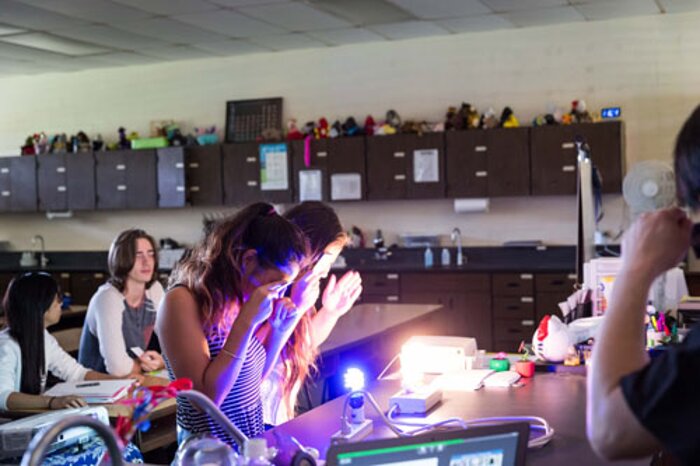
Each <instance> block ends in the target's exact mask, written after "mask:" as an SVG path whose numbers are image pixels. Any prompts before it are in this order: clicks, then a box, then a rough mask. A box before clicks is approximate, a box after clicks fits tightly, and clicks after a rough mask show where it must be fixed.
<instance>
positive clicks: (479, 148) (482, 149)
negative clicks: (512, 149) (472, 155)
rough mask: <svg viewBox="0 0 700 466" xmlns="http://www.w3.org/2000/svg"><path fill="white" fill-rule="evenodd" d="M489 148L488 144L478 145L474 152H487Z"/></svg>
mask: <svg viewBox="0 0 700 466" xmlns="http://www.w3.org/2000/svg"><path fill="white" fill-rule="evenodd" d="M488 149H489V148H488V147H486V146H476V147H475V148H474V152H486V151H487V150H488Z"/></svg>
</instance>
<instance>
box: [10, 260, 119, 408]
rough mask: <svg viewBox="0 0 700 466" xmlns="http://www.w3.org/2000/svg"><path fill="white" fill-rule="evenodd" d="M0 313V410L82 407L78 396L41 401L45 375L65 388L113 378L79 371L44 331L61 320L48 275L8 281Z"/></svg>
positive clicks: (55, 289) (55, 287)
mask: <svg viewBox="0 0 700 466" xmlns="http://www.w3.org/2000/svg"><path fill="white" fill-rule="evenodd" d="M3 307H4V309H5V314H6V317H7V326H8V328H5V329H3V330H2V331H0V410H3V411H10V410H22V409H63V408H78V407H81V406H86V404H85V401H84V400H83V399H81V398H79V397H77V396H61V397H49V396H43V395H42V393H43V392H44V391H45V389H46V377H47V374H48V373H49V372H50V373H51V374H53V375H54V376H55V377H57V378H59V379H61V380H64V381H67V382H72V381H78V380H99V379H111V378H114V377H111V376H109V375H107V374H102V373H99V372H94V371H91V370H88V369H86V368H85V367H83V366H81V365H80V364H79V363H78V362H77V361H76V360H75V359H73V358H72V357H71V356H70V355H69V354H68V353H66V352H65V351H64V350H63V348H61V347H60V346H59V344H58V342H57V341H56V339H55V338H54V337H53V336H52V335H51V334H49V333H48V332H47V331H46V327H48V326H50V325H53V324H55V323H57V322H58V321H59V320H60V319H61V293H60V290H59V288H58V284H57V283H56V281H55V280H54V279H53V278H51V276H50V275H48V274H46V273H42V272H30V273H25V274H24V275H20V276H18V277H17V278H15V279H14V280H12V282H11V283H10V285H9V286H8V288H7V292H6V293H5V298H4V300H3Z"/></svg>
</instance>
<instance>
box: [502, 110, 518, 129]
mask: <svg viewBox="0 0 700 466" xmlns="http://www.w3.org/2000/svg"><path fill="white" fill-rule="evenodd" d="M518 126H520V122H519V121H518V119H517V118H516V117H515V113H513V109H512V108H510V107H504V108H503V112H502V113H501V127H502V128H517V127H518Z"/></svg>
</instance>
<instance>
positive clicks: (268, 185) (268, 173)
mask: <svg viewBox="0 0 700 466" xmlns="http://www.w3.org/2000/svg"><path fill="white" fill-rule="evenodd" d="M287 170H288V167H287V145H286V144H261V145H260V189H261V190H262V191H284V190H286V189H289V175H288V174H287V173H288V172H287Z"/></svg>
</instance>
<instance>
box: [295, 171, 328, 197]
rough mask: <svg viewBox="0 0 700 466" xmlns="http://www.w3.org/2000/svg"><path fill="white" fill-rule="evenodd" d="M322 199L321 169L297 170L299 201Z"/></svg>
mask: <svg viewBox="0 0 700 466" xmlns="http://www.w3.org/2000/svg"><path fill="white" fill-rule="evenodd" d="M321 200H323V190H322V174H321V170H300V171H299V201H300V202H304V201H321Z"/></svg>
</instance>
